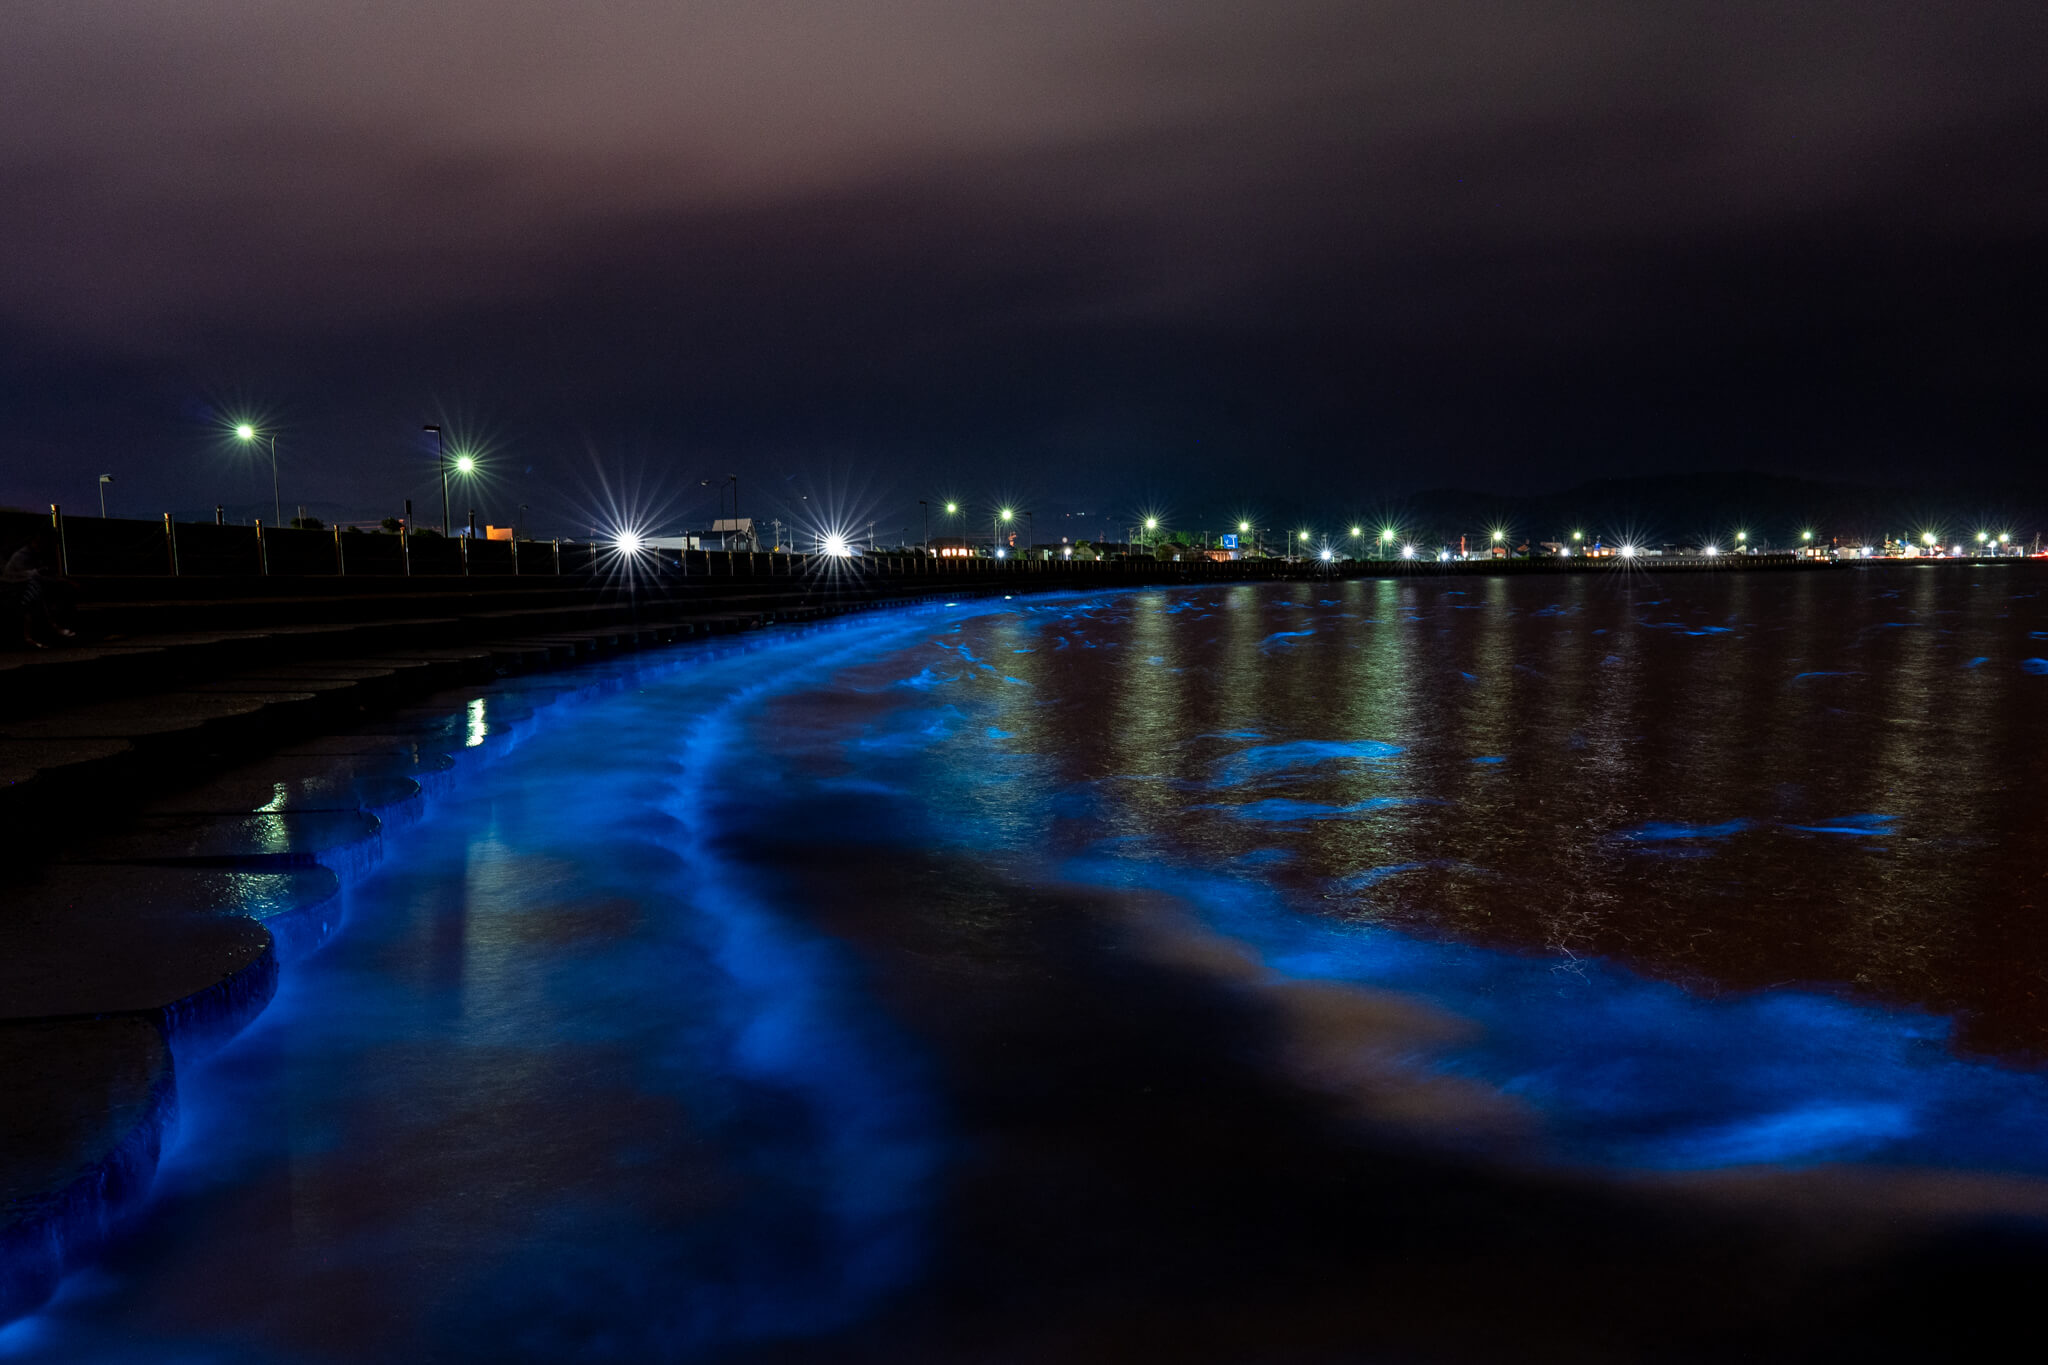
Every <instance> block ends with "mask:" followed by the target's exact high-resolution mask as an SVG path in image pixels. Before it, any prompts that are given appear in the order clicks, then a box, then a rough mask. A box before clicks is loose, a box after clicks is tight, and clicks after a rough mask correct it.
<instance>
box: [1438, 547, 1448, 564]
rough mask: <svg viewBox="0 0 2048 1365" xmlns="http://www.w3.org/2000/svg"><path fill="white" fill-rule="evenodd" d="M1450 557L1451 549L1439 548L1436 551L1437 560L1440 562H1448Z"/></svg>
mask: <svg viewBox="0 0 2048 1365" xmlns="http://www.w3.org/2000/svg"><path fill="white" fill-rule="evenodd" d="M1450 557H1451V552H1450V551H1449V550H1438V551H1437V552H1436V562H1437V563H1439V564H1443V563H1446V562H1448V561H1449V559H1450Z"/></svg>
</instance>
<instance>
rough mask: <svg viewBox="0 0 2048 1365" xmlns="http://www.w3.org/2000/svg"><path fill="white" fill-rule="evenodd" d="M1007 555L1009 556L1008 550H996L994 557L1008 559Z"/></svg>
mask: <svg viewBox="0 0 2048 1365" xmlns="http://www.w3.org/2000/svg"><path fill="white" fill-rule="evenodd" d="M1009 557H1010V552H1009V551H1008V550H997V551H996V558H997V559H1008V558H1009Z"/></svg>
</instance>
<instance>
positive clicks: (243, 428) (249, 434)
mask: <svg viewBox="0 0 2048 1365" xmlns="http://www.w3.org/2000/svg"><path fill="white" fill-rule="evenodd" d="M235 435H236V436H239V437H240V438H241V439H243V440H244V441H253V440H255V439H256V428H254V427H252V426H250V425H249V424H248V423H247V422H244V423H242V424H241V425H240V426H238V427H236V428H235Z"/></svg>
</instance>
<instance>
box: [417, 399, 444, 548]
mask: <svg viewBox="0 0 2048 1365" xmlns="http://www.w3.org/2000/svg"><path fill="white" fill-rule="evenodd" d="M420 430H421V431H431V432H433V433H434V460H435V463H436V464H438V465H439V466H440V468H441V534H442V536H443V537H446V536H447V534H448V447H447V445H446V444H444V443H443V442H442V440H441V428H440V427H439V426H438V425H436V424H435V423H432V422H429V423H427V425H425V426H423V427H421V428H420Z"/></svg>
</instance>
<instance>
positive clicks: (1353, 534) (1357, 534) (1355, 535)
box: [1351, 526, 1364, 540]
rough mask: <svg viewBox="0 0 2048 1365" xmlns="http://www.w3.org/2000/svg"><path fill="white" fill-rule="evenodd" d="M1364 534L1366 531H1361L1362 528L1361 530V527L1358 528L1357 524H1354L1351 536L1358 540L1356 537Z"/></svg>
mask: <svg viewBox="0 0 2048 1365" xmlns="http://www.w3.org/2000/svg"><path fill="white" fill-rule="evenodd" d="M1362 534H1364V533H1363V532H1361V531H1360V530H1359V529H1358V528H1357V527H1356V526H1354V527H1352V528H1351V538H1352V539H1353V540H1356V539H1358V537H1359V536H1360V535H1362Z"/></svg>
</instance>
